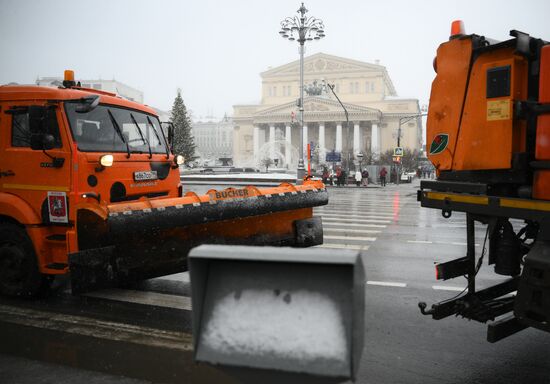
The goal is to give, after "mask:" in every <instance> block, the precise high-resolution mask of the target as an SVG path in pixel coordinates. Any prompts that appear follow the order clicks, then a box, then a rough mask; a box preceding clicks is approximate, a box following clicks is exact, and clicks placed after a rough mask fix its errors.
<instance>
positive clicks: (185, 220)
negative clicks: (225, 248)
mask: <svg viewBox="0 0 550 384" xmlns="http://www.w3.org/2000/svg"><path fill="white" fill-rule="evenodd" d="M327 203H328V193H327V191H326V189H325V186H324V185H323V184H322V183H321V182H319V181H305V182H304V184H303V185H299V186H294V185H291V184H281V185H280V186H279V187H275V188H265V189H263V188H262V189H258V188H256V187H246V188H242V189H234V188H228V189H225V190H223V191H216V190H210V191H208V193H207V194H205V195H201V196H199V195H196V194H195V193H192V192H190V193H187V194H186V195H185V196H184V197H181V198H173V199H158V200H154V199H152V200H142V201H136V202H127V203H116V204H111V205H107V206H105V210H104V211H100V212H98V210H97V209H95V210H93V209H86V207H81V208H80V209H79V210H78V212H77V236H78V246H79V252H75V253H72V254H70V255H69V269H70V273H71V286H72V291H73V293H75V294H79V293H84V292H88V291H92V290H95V289H100V288H107V287H114V286H121V285H129V284H132V283H135V282H137V281H139V280H143V279H148V278H153V277H158V276H163V275H168V274H173V273H178V272H183V271H186V270H187V254H188V253H189V251H190V250H191V249H192V248H193V247H196V246H197V245H200V244H243V245H276V246H296V247H307V246H313V245H318V244H322V243H323V228H322V222H321V218H320V217H313V207H315V206H320V205H325V204H327Z"/></svg>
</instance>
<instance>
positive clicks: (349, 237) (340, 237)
mask: <svg viewBox="0 0 550 384" xmlns="http://www.w3.org/2000/svg"><path fill="white" fill-rule="evenodd" d="M323 238H324V239H329V240H353V241H376V237H355V236H334V235H324V236H323Z"/></svg>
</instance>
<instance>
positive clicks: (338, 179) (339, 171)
mask: <svg viewBox="0 0 550 384" xmlns="http://www.w3.org/2000/svg"><path fill="white" fill-rule="evenodd" d="M340 185H342V168H340V167H338V169H336V186H338V187H339V186H340Z"/></svg>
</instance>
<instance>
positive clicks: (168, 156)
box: [147, 116, 170, 159]
mask: <svg viewBox="0 0 550 384" xmlns="http://www.w3.org/2000/svg"><path fill="white" fill-rule="evenodd" d="M147 121H148V122H149V124H151V127H153V132H155V136H156V137H157V139H158V141H159V143H165V147H166V158H167V159H169V158H170V150H169V149H168V145H166V141H163V140H161V139H160V136H159V134H158V132H157V130H156V128H155V125H154V124H153V122H152V121H151V119H150V118H149V116H147ZM160 131H161V133H162V138H163V139H164V132H162V128H161V129H160Z"/></svg>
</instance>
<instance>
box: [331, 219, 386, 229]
mask: <svg viewBox="0 0 550 384" xmlns="http://www.w3.org/2000/svg"><path fill="white" fill-rule="evenodd" d="M324 227H338V228H343V227H365V228H386V227H387V225H383V224H354V223H339V222H336V221H329V220H323V228H324Z"/></svg>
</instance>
